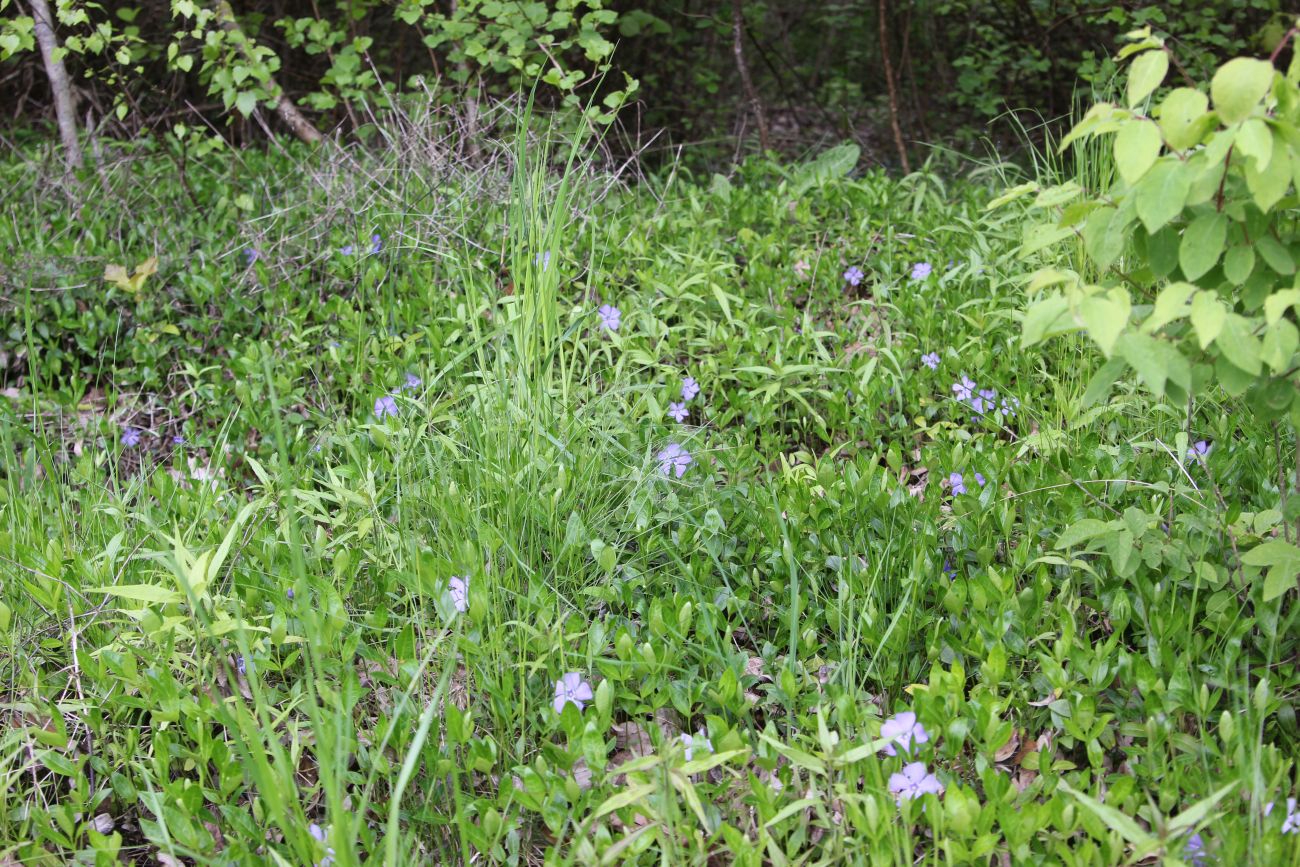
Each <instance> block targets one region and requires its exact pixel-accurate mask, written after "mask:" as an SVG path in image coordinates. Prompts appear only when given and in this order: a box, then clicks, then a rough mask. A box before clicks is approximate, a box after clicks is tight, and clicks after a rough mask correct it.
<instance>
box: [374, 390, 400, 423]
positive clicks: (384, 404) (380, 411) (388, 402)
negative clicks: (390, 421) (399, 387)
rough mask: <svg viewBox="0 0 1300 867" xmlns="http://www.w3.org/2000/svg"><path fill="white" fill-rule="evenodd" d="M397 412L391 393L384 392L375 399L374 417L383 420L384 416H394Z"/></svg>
mask: <svg viewBox="0 0 1300 867" xmlns="http://www.w3.org/2000/svg"><path fill="white" fill-rule="evenodd" d="M398 413H399V410H398V409H397V401H396V400H395V399H394V398H393V396H392V395H391V394H386V395H384V396H383V397H381V398H379V399H378V400H376V401H375V418H377V419H379V420H380V421H383V420H384V417H385V416H390V415H391V416H396V415H398Z"/></svg>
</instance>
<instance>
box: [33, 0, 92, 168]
mask: <svg viewBox="0 0 1300 867" xmlns="http://www.w3.org/2000/svg"><path fill="white" fill-rule="evenodd" d="M31 4H32V21H33V22H34V23H33V26H32V29H33V30H34V31H35V33H36V41H37V43H39V44H40V46H41V57H42V59H44V61H45V74H46V75H47V76H49V79H50V92H51V93H53V95H54V116H55V118H56V119H57V120H58V122H59V137H60V138H61V139H63V159H64V161H65V162H66V163H67V166H68V170H69V171H71V170H73V169H79V168H81V166H82V160H81V142H80V141H79V140H78V139H77V114H76V112H77V104H76V100H74V99H73V98H72V84H71V83H70V82H69V81H68V70H67V68H66V67H65V66H64V65H63V58H62V57H60V56H59V39H58V37H57V36H55V35H54V16H53V15H51V14H50V4H48V3H46V2H45V0H31Z"/></svg>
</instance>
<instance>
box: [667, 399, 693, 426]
mask: <svg viewBox="0 0 1300 867" xmlns="http://www.w3.org/2000/svg"><path fill="white" fill-rule="evenodd" d="M668 415H669V417H671V418H672V419H673V421H677V422H683V421H686V416H688V415H690V412H689V411H688V410H687V409H686V402H685V401H683V402H681V403H670V404H668Z"/></svg>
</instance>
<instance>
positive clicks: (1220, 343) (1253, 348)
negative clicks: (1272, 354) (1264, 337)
mask: <svg viewBox="0 0 1300 867" xmlns="http://www.w3.org/2000/svg"><path fill="white" fill-rule="evenodd" d="M1251 331H1252V329H1251V324H1250V320H1249V319H1247V318H1245V317H1244V316H1239V315H1237V314H1236V313H1229V314H1228V315H1227V317H1226V318H1225V319H1224V322H1223V329H1222V331H1220V333H1219V337H1218V339H1217V340H1215V341H1214V345H1215V346H1217V347H1219V351H1220V352H1222V353H1223V356H1224V357H1225V358H1227V359H1228V361H1230V362H1232V364H1233V366H1235V367H1237V368H1240V369H1241V370H1243V371H1245V372H1246V373H1249V374H1250V375H1251V376H1258V375H1259V369H1260V367H1261V364H1262V361H1261V359H1260V354H1261V347H1260V345H1259V339H1258V338H1257V337H1255V335H1254V334H1252V333H1251Z"/></svg>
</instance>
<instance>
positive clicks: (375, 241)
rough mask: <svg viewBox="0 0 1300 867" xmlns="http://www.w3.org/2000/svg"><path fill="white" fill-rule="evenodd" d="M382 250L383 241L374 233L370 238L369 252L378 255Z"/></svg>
mask: <svg viewBox="0 0 1300 867" xmlns="http://www.w3.org/2000/svg"><path fill="white" fill-rule="evenodd" d="M382 249H384V239H383V238H381V237H380V236H379V233H378V232H376V233H375V234H373V235H371V236H370V252H371V253H378V252H379V251H380V250H382Z"/></svg>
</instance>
